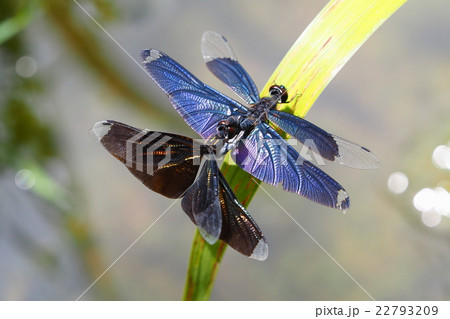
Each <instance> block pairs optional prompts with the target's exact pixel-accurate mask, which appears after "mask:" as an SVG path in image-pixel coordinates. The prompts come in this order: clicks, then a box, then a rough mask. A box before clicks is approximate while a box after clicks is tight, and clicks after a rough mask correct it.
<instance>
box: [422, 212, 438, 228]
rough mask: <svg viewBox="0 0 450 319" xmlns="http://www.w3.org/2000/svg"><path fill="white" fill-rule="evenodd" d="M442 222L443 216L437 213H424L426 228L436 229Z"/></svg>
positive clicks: (423, 220)
mask: <svg viewBox="0 0 450 319" xmlns="http://www.w3.org/2000/svg"><path fill="white" fill-rule="evenodd" d="M441 220H442V215H440V214H438V213H436V212H435V211H429V212H422V222H423V223H424V224H425V226H428V227H436V226H437V225H439V223H440V222H441Z"/></svg>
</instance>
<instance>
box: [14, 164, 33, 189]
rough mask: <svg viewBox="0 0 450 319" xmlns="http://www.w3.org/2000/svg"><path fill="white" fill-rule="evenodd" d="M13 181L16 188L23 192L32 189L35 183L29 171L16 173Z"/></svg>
mask: <svg viewBox="0 0 450 319" xmlns="http://www.w3.org/2000/svg"><path fill="white" fill-rule="evenodd" d="M14 180H15V182H16V185H17V187H19V188H20V189H24V190H27V189H30V188H32V187H33V186H34V182H35V180H34V174H33V172H32V171H30V170H29V169H21V170H20V171H18V172H17V174H16V177H15V179H14Z"/></svg>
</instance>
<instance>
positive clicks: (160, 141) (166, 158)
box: [91, 121, 202, 198]
mask: <svg viewBox="0 0 450 319" xmlns="http://www.w3.org/2000/svg"><path fill="white" fill-rule="evenodd" d="M91 132H92V133H93V134H94V135H95V137H96V138H97V139H98V140H99V142H100V143H101V144H102V145H103V147H104V148H105V149H106V150H107V151H108V152H109V153H111V155H113V156H114V157H115V158H117V159H118V160H119V161H121V162H122V163H123V164H125V166H126V167H127V169H128V170H129V171H130V172H131V173H132V174H133V175H134V176H135V177H136V178H137V179H139V180H140V181H141V182H142V183H143V184H144V185H145V186H147V187H148V188H150V189H151V190H153V191H155V192H157V193H159V194H161V195H164V196H166V197H169V198H180V197H182V196H183V194H184V193H185V192H186V190H187V189H188V188H189V187H190V186H191V185H192V183H193V182H194V180H195V177H196V175H197V172H198V169H199V166H198V165H194V164H195V161H197V162H198V163H200V161H201V157H202V154H201V147H202V146H201V144H199V143H196V142H194V141H193V140H192V139H190V138H188V137H184V136H180V135H176V134H170V133H162V132H154V131H149V130H141V129H137V128H135V127H132V126H129V125H126V124H123V123H120V122H116V121H101V122H97V123H95V124H94V126H93V127H92V129H91ZM194 150H196V151H194Z"/></svg>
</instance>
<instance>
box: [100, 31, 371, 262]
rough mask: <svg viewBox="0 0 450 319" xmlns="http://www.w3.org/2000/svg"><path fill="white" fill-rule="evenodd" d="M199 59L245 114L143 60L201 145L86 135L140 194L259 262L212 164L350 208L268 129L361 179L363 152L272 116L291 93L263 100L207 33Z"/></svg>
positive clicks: (180, 139)
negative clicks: (177, 202) (150, 194)
mask: <svg viewBox="0 0 450 319" xmlns="http://www.w3.org/2000/svg"><path fill="white" fill-rule="evenodd" d="M202 54H203V58H204V61H205V62H206V65H207V67H208V68H209V70H210V71H211V72H212V73H213V74H214V75H215V76H216V77H218V78H219V79H220V80H221V81H223V82H224V83H225V84H226V85H227V86H228V87H230V88H231V90H233V91H234V93H236V94H237V95H238V96H239V97H241V98H242V99H243V100H244V101H245V102H246V103H247V104H248V106H245V105H243V104H241V103H239V102H237V101H235V100H233V99H231V98H229V97H227V96H225V95H224V94H222V93H220V92H218V91H216V90H215V89H213V88H211V87H209V86H208V85H206V84H204V83H203V82H201V81H200V80H199V79H197V78H196V77H195V76H194V75H193V74H191V73H190V72H189V71H188V70H186V69H185V68H184V67H182V66H181V65H180V64H179V63H177V62H176V61H174V60H173V59H171V58H170V57H169V56H167V55H166V54H164V53H162V52H161V51H158V50H154V49H149V50H143V51H142V53H141V57H142V59H143V65H144V67H145V69H146V70H147V72H148V73H149V75H150V76H151V77H152V78H153V80H154V81H155V82H156V83H157V84H158V85H159V87H160V88H161V89H162V90H163V91H164V92H165V93H166V95H167V96H168V97H169V99H170V101H171V102H172V104H173V106H174V107H175V109H176V110H177V111H178V113H179V114H180V115H181V116H182V117H183V119H184V120H185V121H186V123H187V124H188V125H189V126H190V127H191V128H192V129H193V130H194V131H195V132H197V133H198V134H199V135H200V136H201V137H202V138H203V139H205V140H206V143H204V144H203V143H198V142H196V141H193V140H192V139H190V138H188V137H184V136H180V135H175V134H170V133H162V132H154V131H149V130H139V129H137V128H134V127H131V126H128V125H126V124H123V123H119V122H115V121H102V122H98V123H96V124H95V125H94V127H93V129H92V131H93V132H94V133H95V135H96V136H97V138H98V139H99V141H100V142H101V144H102V145H103V146H104V147H105V148H106V149H107V150H108V151H109V152H110V153H111V154H112V155H113V156H115V157H116V158H117V159H119V160H120V161H121V162H122V163H124V164H125V165H126V167H127V168H128V169H129V170H130V172H131V173H132V174H133V175H134V176H136V177H137V178H138V179H139V180H140V181H141V182H142V183H144V185H145V186H147V187H148V188H150V189H152V190H154V191H156V192H158V193H160V194H162V195H164V196H167V197H169V198H182V202H181V205H182V208H183V210H184V212H185V213H186V214H187V215H188V216H189V217H190V219H191V220H192V222H193V223H194V224H195V225H197V227H198V229H199V231H200V233H201V235H202V236H203V238H204V239H205V240H206V241H207V242H208V243H210V244H213V243H215V242H216V241H217V240H218V239H221V240H223V241H225V242H226V243H227V244H228V245H230V246H231V247H232V248H234V249H235V250H237V251H239V252H240V253H242V254H244V255H246V256H249V257H251V258H254V259H257V260H265V259H266V258H267V256H268V246H267V243H266V240H265V238H264V236H263V234H262V232H261V230H260V229H259V227H258V225H257V224H256V223H255V222H254V220H253V219H252V217H251V216H250V214H249V213H248V212H247V211H246V209H245V208H244V207H243V206H242V205H241V204H240V203H239V201H238V200H237V199H236V196H235V195H234V194H233V192H232V190H231V189H230V187H229V186H228V184H227V182H226V180H225V178H224V177H223V175H222V174H221V172H220V170H219V168H218V166H217V163H216V158H217V157H221V156H223V155H225V154H227V153H228V152H231V155H232V158H233V160H234V161H235V163H236V164H237V165H238V166H239V167H240V168H242V169H243V170H245V171H247V172H248V173H250V174H251V175H253V176H254V177H256V178H257V179H259V180H261V181H263V182H265V183H268V184H271V185H278V184H280V183H281V184H282V187H283V189H285V190H287V191H289V192H293V193H297V194H300V195H302V196H304V197H306V198H308V199H310V200H312V201H315V202H317V203H319V204H322V205H325V206H329V207H333V208H337V209H341V210H346V209H348V208H349V205H350V200H349V197H348V194H347V192H346V191H345V190H344V188H343V187H342V186H341V185H339V183H337V182H336V181H335V180H333V179H332V178H331V177H330V176H328V175H327V174H326V173H324V172H323V171H322V170H320V169H319V168H318V167H316V166H315V165H314V164H312V163H311V162H309V161H307V160H306V159H304V158H303V157H302V156H300V155H299V153H298V152H297V151H296V150H295V149H294V148H293V147H292V146H291V145H290V144H288V143H287V142H286V141H285V140H284V139H283V138H282V137H281V136H280V135H279V134H278V133H277V132H276V131H275V129H274V128H273V127H272V126H270V125H269V123H273V124H275V125H276V126H277V127H278V128H280V129H281V130H283V131H284V132H285V133H287V134H289V135H291V136H293V137H294V138H296V139H297V140H298V141H300V142H301V143H303V145H304V146H306V147H309V148H310V149H311V150H312V151H313V152H315V153H317V154H318V155H320V156H321V157H322V158H325V159H327V160H330V161H337V162H339V163H341V164H343V165H347V166H351V167H355V168H363V169H369V168H376V167H378V164H379V163H378V160H377V158H376V157H375V156H374V155H373V154H372V153H371V152H370V151H369V150H368V149H366V148H364V147H362V146H359V145H357V144H355V143H352V142H350V141H347V140H345V139H343V138H340V137H338V136H335V135H332V134H330V133H327V132H326V131H324V130H322V129H321V128H319V127H317V126H316V125H314V124H312V123H310V122H308V121H306V120H304V119H302V118H299V117H296V116H294V115H291V114H289V113H286V112H282V111H279V110H277V109H276V107H277V105H279V104H282V103H286V102H287V101H288V98H289V96H288V93H289V88H287V89H286V88H285V87H284V86H282V85H281V84H282V83H280V84H274V85H273V86H272V87H271V88H270V96H268V97H262V98H260V97H259V93H258V90H257V88H256V85H255V83H254V82H253V80H252V79H251V77H250V76H249V75H248V73H247V72H246V71H245V69H244V68H243V67H242V66H241V65H240V64H239V62H238V61H237V58H236V56H235V54H234V53H233V50H232V48H231V46H230V44H229V43H228V42H227V40H226V39H225V38H224V37H223V36H221V35H219V34H217V33H215V32H211V31H208V32H205V33H204V35H203V38H202ZM199 163H202V165H201V166H199V165H198V164H199ZM196 164H197V165H196Z"/></svg>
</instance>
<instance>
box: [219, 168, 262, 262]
mask: <svg viewBox="0 0 450 319" xmlns="http://www.w3.org/2000/svg"><path fill="white" fill-rule="evenodd" d="M219 176H220V188H219V195H220V204H221V207H222V232H221V234H220V239H222V240H223V241H224V242H226V243H227V244H228V245H230V246H231V247H232V248H234V249H235V250H237V251H238V252H240V253H241V254H243V255H245V256H248V257H250V258H253V259H256V260H261V261H262V260H266V259H267V256H268V254H269V247H268V246H267V242H266V240H265V238H264V236H263V234H262V232H261V229H259V227H258V225H257V224H256V222H255V221H254V220H253V218H252V217H251V216H250V214H249V213H248V212H247V211H246V210H245V208H244V207H243V206H242V205H241V203H239V201H238V200H237V199H236V196H235V195H234V193H233V191H232V190H231V189H230V187H229V186H228V183H227V181H226V180H225V178H224V177H223V175H222V174H220V175H219Z"/></svg>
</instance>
